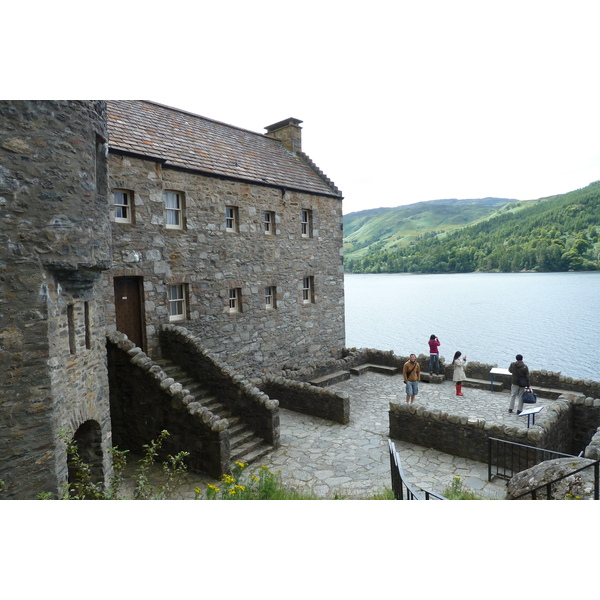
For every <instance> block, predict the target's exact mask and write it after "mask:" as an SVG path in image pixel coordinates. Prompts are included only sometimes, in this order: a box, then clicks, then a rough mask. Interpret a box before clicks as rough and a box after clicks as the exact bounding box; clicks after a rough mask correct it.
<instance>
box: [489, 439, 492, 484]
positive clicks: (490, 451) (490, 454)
mask: <svg viewBox="0 0 600 600" xmlns="http://www.w3.org/2000/svg"><path fill="white" fill-rule="evenodd" d="M491 480H492V438H490V437H489V438H488V481H491Z"/></svg>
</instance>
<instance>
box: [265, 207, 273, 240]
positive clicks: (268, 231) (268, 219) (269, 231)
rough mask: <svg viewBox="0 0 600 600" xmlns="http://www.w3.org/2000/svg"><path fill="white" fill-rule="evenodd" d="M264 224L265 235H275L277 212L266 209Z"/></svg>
mask: <svg viewBox="0 0 600 600" xmlns="http://www.w3.org/2000/svg"><path fill="white" fill-rule="evenodd" d="M263 224H264V230H265V235H274V234H275V213H274V212H272V211H269V210H266V211H265V212H264V213H263Z"/></svg>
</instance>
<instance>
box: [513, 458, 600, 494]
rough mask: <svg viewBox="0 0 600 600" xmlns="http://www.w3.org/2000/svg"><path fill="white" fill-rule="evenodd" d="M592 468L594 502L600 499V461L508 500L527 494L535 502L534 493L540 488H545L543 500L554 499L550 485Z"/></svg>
mask: <svg viewBox="0 0 600 600" xmlns="http://www.w3.org/2000/svg"><path fill="white" fill-rule="evenodd" d="M592 467H594V500H599V499H600V485H599V483H598V482H599V479H600V460H597V461H595V462H593V463H591V464H589V465H585V466H584V467H580V468H579V469H576V470H575V471H571V472H570V473H567V474H565V475H561V476H560V477H557V478H556V479H553V480H552V481H549V482H547V483H542V484H541V485H538V487H536V488H533V489H532V490H528V491H527V492H523V493H522V494H519V495H518V496H513V497H512V498H510V500H518V499H519V498H522V497H523V496H527V495H528V494H531V499H532V500H537V494H536V492H537V491H538V490H541V489H542V488H546V498H545V499H546V500H553V499H554V498H553V497H552V485H553V484H555V483H558V482H559V481H562V480H563V479H566V478H567V477H571V476H572V475H575V474H576V473H580V472H581V471H585V470H586V469H591V468H592Z"/></svg>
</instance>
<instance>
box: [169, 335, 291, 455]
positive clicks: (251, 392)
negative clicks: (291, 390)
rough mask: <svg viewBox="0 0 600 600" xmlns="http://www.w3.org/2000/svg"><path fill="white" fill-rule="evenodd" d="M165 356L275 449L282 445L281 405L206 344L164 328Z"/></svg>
mask: <svg viewBox="0 0 600 600" xmlns="http://www.w3.org/2000/svg"><path fill="white" fill-rule="evenodd" d="M160 347H161V352H162V355H163V356H164V357H165V358H168V359H169V360H172V361H173V362H174V363H176V364H178V365H180V366H181V367H182V368H183V369H185V370H186V371H188V372H189V373H190V374H192V375H194V376H195V377H196V378H197V379H198V381H200V382H202V384H203V385H205V386H206V387H207V388H208V389H210V390H211V391H213V392H214V393H215V394H218V397H219V400H221V401H222V402H223V403H224V404H225V405H226V406H228V407H229V408H230V409H231V411H232V412H233V413H234V414H236V415H239V416H241V417H242V418H243V419H244V420H245V421H246V422H247V423H248V424H249V425H250V427H251V428H252V429H253V430H254V431H255V433H256V435H258V436H259V437H261V438H263V439H264V440H265V441H266V442H267V443H269V444H272V445H273V446H278V445H279V410H278V407H279V403H278V402H277V400H273V399H271V398H269V396H268V395H267V394H265V393H264V392H263V391H261V390H260V389H258V388H257V387H256V386H255V385H253V384H252V383H251V382H250V381H248V380H247V379H245V378H244V377H243V376H241V375H239V374H237V373H236V372H235V371H234V370H233V369H231V368H230V367H228V366H227V365H224V364H223V363H220V362H219V361H217V360H216V359H215V358H214V356H213V355H212V354H211V353H210V352H209V351H207V350H206V349H205V348H203V347H202V340H201V339H200V338H198V337H196V336H195V335H194V334H193V333H191V332H190V331H188V330H187V329H185V328H184V327H177V326H175V325H163V326H162V328H161V331H160Z"/></svg>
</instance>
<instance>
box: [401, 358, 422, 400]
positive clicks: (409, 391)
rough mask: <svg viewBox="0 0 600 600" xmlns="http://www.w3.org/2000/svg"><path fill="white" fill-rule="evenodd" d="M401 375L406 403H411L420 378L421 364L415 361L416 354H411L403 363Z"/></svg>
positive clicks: (416, 391) (417, 391)
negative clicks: (404, 387)
mask: <svg viewBox="0 0 600 600" xmlns="http://www.w3.org/2000/svg"><path fill="white" fill-rule="evenodd" d="M402 375H403V376H404V383H405V384H406V403H407V404H413V402H414V401H415V396H416V395H417V394H418V393H419V380H420V379H421V365H420V364H419V363H418V362H417V356H416V354H411V355H410V357H409V359H408V360H407V361H406V362H405V363H404V368H403V369H402Z"/></svg>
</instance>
